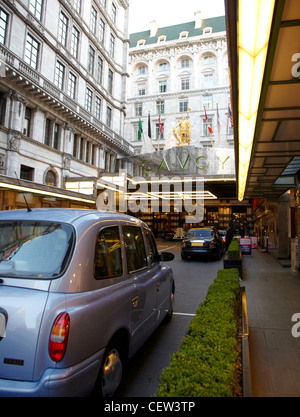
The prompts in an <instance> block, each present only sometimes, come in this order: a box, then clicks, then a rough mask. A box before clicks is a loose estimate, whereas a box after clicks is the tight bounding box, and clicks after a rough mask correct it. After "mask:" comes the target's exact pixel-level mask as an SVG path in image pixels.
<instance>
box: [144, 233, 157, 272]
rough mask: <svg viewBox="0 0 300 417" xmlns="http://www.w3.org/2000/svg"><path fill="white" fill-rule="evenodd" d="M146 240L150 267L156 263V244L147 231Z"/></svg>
mask: <svg viewBox="0 0 300 417" xmlns="http://www.w3.org/2000/svg"><path fill="white" fill-rule="evenodd" d="M145 232H146V238H147V243H148V248H149V258H150V265H153V264H154V263H156V262H158V261H157V259H158V258H157V255H158V252H157V247H156V243H155V240H154V237H153V235H152V233H151V232H150V231H149V230H146V231H145Z"/></svg>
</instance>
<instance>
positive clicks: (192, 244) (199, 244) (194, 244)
mask: <svg viewBox="0 0 300 417" xmlns="http://www.w3.org/2000/svg"><path fill="white" fill-rule="evenodd" d="M191 246H203V242H191Z"/></svg>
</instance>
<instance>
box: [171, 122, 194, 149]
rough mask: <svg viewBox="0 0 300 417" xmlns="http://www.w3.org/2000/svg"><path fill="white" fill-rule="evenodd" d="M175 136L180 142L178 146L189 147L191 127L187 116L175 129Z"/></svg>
mask: <svg viewBox="0 0 300 417" xmlns="http://www.w3.org/2000/svg"><path fill="white" fill-rule="evenodd" d="M173 135H174V136H175V138H176V140H177V141H178V142H179V145H178V146H185V145H188V144H189V142H190V141H191V125H190V122H189V121H188V120H187V119H186V118H185V116H182V120H181V121H180V123H179V125H178V126H176V127H175V128H174V129H173Z"/></svg>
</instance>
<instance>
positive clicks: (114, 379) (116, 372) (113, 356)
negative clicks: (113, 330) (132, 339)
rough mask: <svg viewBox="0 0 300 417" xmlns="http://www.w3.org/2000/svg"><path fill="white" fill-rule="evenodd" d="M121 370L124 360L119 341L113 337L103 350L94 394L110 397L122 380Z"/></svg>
mask: <svg viewBox="0 0 300 417" xmlns="http://www.w3.org/2000/svg"><path fill="white" fill-rule="evenodd" d="M123 370H124V360H123V354H122V348H121V343H120V342H119V341H118V339H115V340H112V341H111V342H110V343H109V345H108V346H107V348H106V350H105V354H104V357H103V361H102V365H101V369H100V372H99V375H98V379H97V382H96V385H95V389H94V395H96V396H100V397H112V396H113V395H114V394H115V392H116V391H117V389H118V387H119V385H120V383H121V381H122V376H123Z"/></svg>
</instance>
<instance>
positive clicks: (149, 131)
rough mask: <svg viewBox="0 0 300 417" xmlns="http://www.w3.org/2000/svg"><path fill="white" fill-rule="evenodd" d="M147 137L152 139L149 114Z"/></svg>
mask: <svg viewBox="0 0 300 417" xmlns="http://www.w3.org/2000/svg"><path fill="white" fill-rule="evenodd" d="M148 137H149V138H152V136H151V121H150V113H148Z"/></svg>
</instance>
